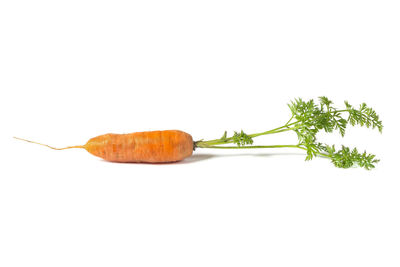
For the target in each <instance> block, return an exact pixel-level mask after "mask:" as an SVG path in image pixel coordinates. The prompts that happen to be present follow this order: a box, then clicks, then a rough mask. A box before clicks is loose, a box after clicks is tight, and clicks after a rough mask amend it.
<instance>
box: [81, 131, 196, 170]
mask: <svg viewBox="0 0 400 267" xmlns="http://www.w3.org/2000/svg"><path fill="white" fill-rule="evenodd" d="M83 148H85V149H86V150H87V151H88V152H89V153H91V154H93V155H95V156H97V157H100V158H103V159H105V160H107V161H113V162H149V163H158V162H160V163H162V162H174V161H180V160H183V159H184V158H186V157H189V156H191V155H192V153H193V139H192V136H191V135H190V134H187V133H185V132H182V131H178V130H167V131H151V132H137V133H130V134H105V135H100V136H97V137H94V138H92V139H90V140H89V141H88V142H87V143H86V144H85V145H84V146H83Z"/></svg>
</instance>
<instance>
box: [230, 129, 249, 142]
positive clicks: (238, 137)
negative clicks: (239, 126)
mask: <svg viewBox="0 0 400 267" xmlns="http://www.w3.org/2000/svg"><path fill="white" fill-rule="evenodd" d="M232 139H233V143H235V144H236V145H238V146H244V145H251V144H253V138H251V137H250V136H248V135H247V134H245V133H244V132H243V130H241V131H240V133H238V132H234V134H233V137H232Z"/></svg>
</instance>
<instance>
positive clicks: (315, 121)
mask: <svg viewBox="0 0 400 267" xmlns="http://www.w3.org/2000/svg"><path fill="white" fill-rule="evenodd" d="M344 104H345V107H344V108H343V109H337V108H335V107H334V106H333V103H332V101H331V100H329V99H328V98H327V97H325V96H323V97H319V101H318V103H316V102H315V101H314V100H313V99H311V100H309V101H304V100H302V99H301V98H297V99H295V100H294V101H291V102H290V103H289V105H288V106H289V109H290V111H291V117H290V119H289V120H288V121H287V122H286V123H285V124H284V125H283V126H281V127H278V128H274V129H271V130H268V131H265V132H260V133H254V134H246V133H245V132H243V130H242V131H240V132H234V134H233V135H232V136H231V137H228V136H227V132H226V131H225V132H224V134H223V136H222V137H221V138H219V139H213V140H208V141H204V140H199V141H197V142H195V143H194V145H195V148H216V149H252V148H285V147H286V148H298V149H302V150H304V151H305V152H306V160H311V159H313V158H314V157H316V156H320V157H325V158H329V159H330V160H331V161H332V163H333V164H334V165H335V166H336V167H339V168H350V167H353V166H360V167H363V168H365V169H367V170H369V169H372V168H374V167H375V164H376V163H378V162H379V160H378V159H376V158H375V155H373V154H367V153H366V152H363V153H360V152H358V150H357V149H356V148H353V149H350V148H348V147H345V146H342V147H341V149H340V150H337V149H336V148H335V146H334V145H332V146H329V145H327V144H322V143H320V142H317V133H318V132H320V131H325V132H327V133H331V132H333V131H338V132H339V133H340V135H341V136H342V137H343V136H344V135H345V133H346V128H347V126H348V125H349V124H350V125H351V126H355V125H359V126H362V127H367V128H372V129H375V128H376V129H378V130H379V132H382V128H383V126H382V121H381V120H379V116H378V115H377V114H376V112H375V111H374V110H373V109H372V108H370V107H368V106H367V105H366V104H365V103H363V104H361V105H360V106H359V107H358V108H355V107H353V106H352V105H350V104H349V103H348V102H347V101H345V102H344ZM287 131H294V132H295V133H296V134H297V138H298V142H297V144H288V145H253V139H254V138H255V137H258V136H262V135H269V134H276V133H281V132H287ZM228 144H235V146H228Z"/></svg>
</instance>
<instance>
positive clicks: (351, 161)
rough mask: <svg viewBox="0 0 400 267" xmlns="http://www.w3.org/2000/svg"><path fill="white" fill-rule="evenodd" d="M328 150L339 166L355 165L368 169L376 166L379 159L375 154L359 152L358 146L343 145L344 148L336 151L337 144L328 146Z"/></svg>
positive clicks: (335, 163)
mask: <svg viewBox="0 0 400 267" xmlns="http://www.w3.org/2000/svg"><path fill="white" fill-rule="evenodd" d="M326 151H327V152H328V156H329V158H330V159H331V161H332V163H333V164H334V165H335V166H336V167H339V168H350V167H353V166H360V167H363V168H365V169H367V170H370V169H373V168H375V165H374V164H376V163H378V162H379V159H376V158H375V155H372V154H367V152H365V151H364V152H363V153H359V152H358V150H357V148H353V149H352V150H350V148H348V147H345V146H342V149H341V150H339V151H336V149H335V146H334V145H333V146H326Z"/></svg>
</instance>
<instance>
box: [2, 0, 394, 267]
mask: <svg viewBox="0 0 400 267" xmlns="http://www.w3.org/2000/svg"><path fill="white" fill-rule="evenodd" d="M399 14H400V8H399V3H398V1H382V0H380V1H349V0H346V1H329V2H328V1H2V2H1V4H0V38H1V39H0V88H1V98H0V101H1V105H0V109H1V113H0V114H1V125H2V127H1V128H2V129H1V144H0V145H1V154H0V157H1V159H0V160H1V161H0V162H1V168H0V174H1V178H0V265H1V266H4V267H8V266H41V267H44V266H400V253H399V252H400V230H399V229H400V217H399V212H400V181H399V171H398V165H399V163H398V162H399V160H398V148H399V145H398V131H399V127H398V121H399V119H398V116H399V115H398V114H399V113H398V110H399V109H398V101H397V100H396V99H395V94H396V92H397V91H398V90H399V89H400V76H399V74H400V63H399V62H400V49H399V48H400V37H399V36H400V16H399ZM321 95H326V96H328V97H329V98H331V99H332V100H333V101H334V102H335V103H336V104H337V105H338V106H342V105H343V100H346V99H347V100H349V101H350V103H352V104H354V105H358V104H360V103H362V102H366V103H367V104H368V105H370V106H372V107H373V108H374V109H376V111H377V112H378V114H380V116H381V118H382V120H383V123H384V126H385V127H384V131H383V134H379V133H378V132H377V131H372V130H368V129H363V128H353V129H351V130H349V131H348V134H347V136H346V137H345V138H344V139H342V138H341V137H340V136H339V135H338V134H333V135H330V136H320V138H321V141H324V142H330V143H336V144H345V145H349V146H352V147H353V146H357V147H358V148H359V149H360V150H364V149H367V151H368V152H371V153H375V154H377V155H378V157H379V158H380V159H381V162H380V163H379V164H378V166H377V168H376V169H375V170H372V171H365V170H362V169H358V168H352V169H347V170H343V169H337V168H335V167H334V166H333V165H332V164H331V163H330V162H329V161H328V160H325V159H320V158H318V159H315V160H313V161H311V162H305V161H304V155H303V152H302V151H301V150H300V151H296V150H290V149H281V150H278V149H277V150H259V151H254V152H252V151H223V152H222V151H212V150H201V149H198V150H197V151H196V152H195V154H194V155H193V157H191V158H189V159H187V160H185V161H183V162H181V163H177V164H165V165H149V164H147V165H146V164H116V163H108V162H105V161H103V160H101V159H99V158H96V157H93V156H92V155H90V154H88V153H87V152H86V151H84V150H79V149H76V150H65V151H53V150H50V149H48V148H45V147H41V146H37V145H33V144H28V143H25V142H21V141H17V140H14V139H12V136H20V137H23V138H28V139H32V140H36V141H40V142H44V143H47V144H50V145H54V146H60V147H61V146H67V145H79V144H83V143H85V142H86V141H87V140H88V139H89V138H91V137H93V136H96V135H100V134H104V133H108V132H114V133H128V132H135V131H145V130H162V129H180V130H183V131H186V132H188V133H190V134H192V136H193V138H194V139H195V140H198V139H202V138H205V139H209V138H211V139H213V138H218V137H220V136H221V135H222V133H223V132H224V131H225V130H228V131H230V133H232V131H234V130H236V131H238V130H240V129H243V130H245V131H246V132H247V133H252V132H259V131H263V130H267V129H270V128H274V127H277V126H280V125H282V124H283V123H285V122H286V121H287V120H288V118H289V117H290V112H289V109H288V108H287V106H286V104H287V103H288V102H289V101H290V100H292V99H294V98H296V97H302V98H304V99H309V98H314V99H316V98H317V97H318V96H321ZM259 139H260V140H257V139H256V143H257V144H292V143H293V144H294V143H296V136H295V134H294V133H288V134H281V135H276V136H271V137H262V138H259Z"/></svg>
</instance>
